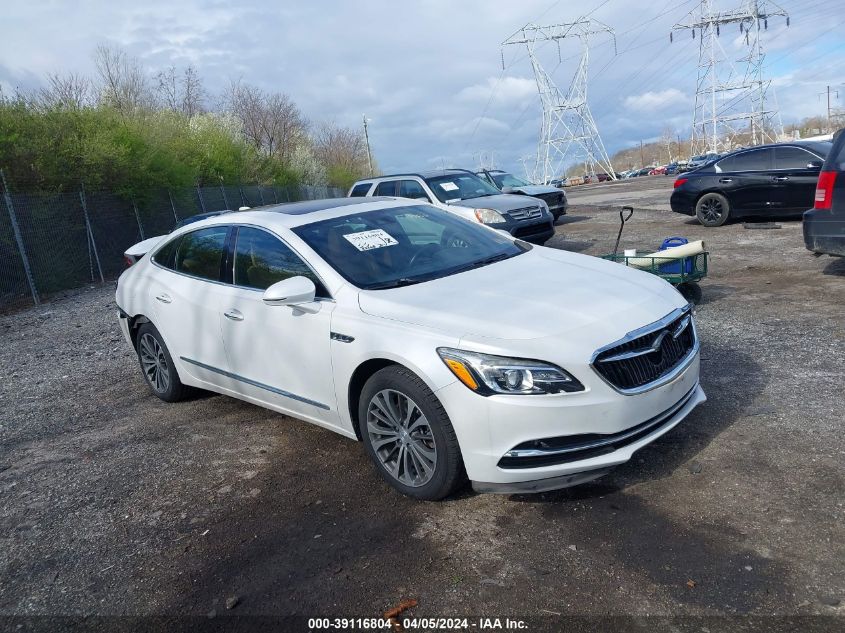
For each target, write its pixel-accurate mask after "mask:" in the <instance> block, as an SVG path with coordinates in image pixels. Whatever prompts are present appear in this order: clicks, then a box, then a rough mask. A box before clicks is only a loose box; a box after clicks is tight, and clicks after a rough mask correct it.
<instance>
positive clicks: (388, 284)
mask: <svg viewBox="0 0 845 633" xmlns="http://www.w3.org/2000/svg"><path fill="white" fill-rule="evenodd" d="M421 281H426V279H425V277H400V278H399V279H391V280H390V281H382V282H381V283H377V284H370V285H369V286H367V288H366V289H367V290H385V289H387V288H401V287H402V286H411V285H413V284H418V283H420V282H421Z"/></svg>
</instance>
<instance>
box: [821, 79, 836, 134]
mask: <svg viewBox="0 0 845 633" xmlns="http://www.w3.org/2000/svg"><path fill="white" fill-rule="evenodd" d="M826 92H827V129H828V130H830V131H831V132H832V131H833V109H832V108H831V107H830V93H831V92H833V94H834V96H835V98H837V99H838V98H839V91H838V90H831V87H830V86H828V87H827V91H826ZM824 94H825V93H824V92H820V93H819V96H820V97H821V96H822V95H824Z"/></svg>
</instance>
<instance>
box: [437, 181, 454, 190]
mask: <svg viewBox="0 0 845 633" xmlns="http://www.w3.org/2000/svg"><path fill="white" fill-rule="evenodd" d="M440 188H441V189H442V190H443V191H457V190H458V185H456V184H455V183H453V182H441V183H440Z"/></svg>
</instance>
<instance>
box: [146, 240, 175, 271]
mask: <svg viewBox="0 0 845 633" xmlns="http://www.w3.org/2000/svg"><path fill="white" fill-rule="evenodd" d="M181 241H182V236H181V235H180V236H179V237H177V238H175V239H172V240H170V241H169V242H168V243H167V244H165V245H164V246H162V247H161V248H160V249H158V251H156V253H155V255H153V257H152V259H153V261H154V262H155V263H156V264H158V265H159V266H162V267H164V268H168V269H170V270H173V269H174V268H175V267H176V251H177V249H178V248H179V242H181Z"/></svg>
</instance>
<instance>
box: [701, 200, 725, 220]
mask: <svg viewBox="0 0 845 633" xmlns="http://www.w3.org/2000/svg"><path fill="white" fill-rule="evenodd" d="M724 211H725V210H724V208H723V207H722V203H721V202H720V201H719V200H718V199H717V198H708V199H707V200H705V201H704V202H702V203H701V214H702V215H703V216H704V219H705V220H707V221H708V222H718V221H719V220H721V219H722V214H723V213H724Z"/></svg>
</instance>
